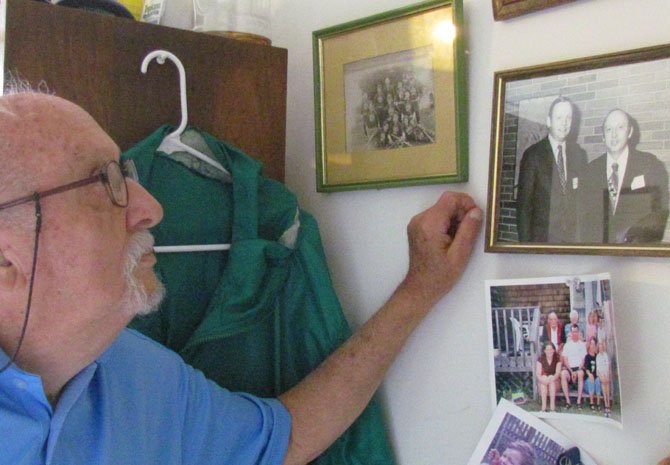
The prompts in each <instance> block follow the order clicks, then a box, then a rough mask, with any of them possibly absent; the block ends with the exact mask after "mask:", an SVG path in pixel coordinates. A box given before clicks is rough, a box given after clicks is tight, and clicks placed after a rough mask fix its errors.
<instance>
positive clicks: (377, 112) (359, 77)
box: [344, 47, 435, 153]
mask: <svg viewBox="0 0 670 465" xmlns="http://www.w3.org/2000/svg"><path fill="white" fill-rule="evenodd" d="M431 50H432V47H421V48H418V49H412V50H406V51H402V52H396V53H390V54H386V55H382V56H378V57H374V58H369V59H365V60H360V61H357V62H354V63H348V64H345V66H344V85H345V106H346V147H347V152H349V153H351V152H369V151H373V150H389V149H397V148H404V147H413V146H417V145H425V144H432V143H434V142H435V101H434V98H435V97H434V95H435V94H434V84H433V65H432V53H431Z"/></svg>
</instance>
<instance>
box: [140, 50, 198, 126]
mask: <svg viewBox="0 0 670 465" xmlns="http://www.w3.org/2000/svg"><path fill="white" fill-rule="evenodd" d="M154 58H156V61H157V62H158V64H161V65H162V64H164V63H165V59H166V58H169V59H170V60H171V61H172V62H173V63H174V64H175V65H176V66H177V69H178V70H179V94H180V98H181V123H180V124H179V127H178V128H177V130H176V131H174V132H172V133H171V134H169V135H168V137H170V136H179V135H180V134H181V133H182V132H183V131H184V129H186V123H187V121H188V109H187V105H186V70H185V69H184V65H183V64H182V62H181V61H180V60H179V58H177V57H176V56H175V55H174V54H173V53H170V52H168V51H167V50H154V51H153V52H150V53H149V54H148V55H147V56H145V57H144V60H142V66H141V68H140V69H141V70H142V73H144V74H146V73H147V67H148V66H149V63H150V62H151V60H153V59H154Z"/></svg>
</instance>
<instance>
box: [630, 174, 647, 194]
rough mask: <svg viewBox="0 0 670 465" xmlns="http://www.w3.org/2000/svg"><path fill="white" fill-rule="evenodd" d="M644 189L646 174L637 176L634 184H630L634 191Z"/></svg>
mask: <svg viewBox="0 0 670 465" xmlns="http://www.w3.org/2000/svg"><path fill="white" fill-rule="evenodd" d="M643 187H645V183H644V174H641V175H639V176H635V177H634V178H633V182H631V183H630V189H631V190H633V191H634V190H636V189H642V188H643Z"/></svg>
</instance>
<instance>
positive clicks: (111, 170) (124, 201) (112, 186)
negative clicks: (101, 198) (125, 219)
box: [105, 163, 128, 207]
mask: <svg viewBox="0 0 670 465" xmlns="http://www.w3.org/2000/svg"><path fill="white" fill-rule="evenodd" d="M105 175H106V177H107V183H108V185H109V192H110V194H111V195H112V202H113V203H114V204H115V205H118V206H120V207H125V206H126V205H128V189H127V187H126V180H125V178H124V175H123V172H122V171H121V166H120V165H119V164H118V163H109V164H108V165H107V169H106V173H105Z"/></svg>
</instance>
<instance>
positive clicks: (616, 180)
mask: <svg viewBox="0 0 670 465" xmlns="http://www.w3.org/2000/svg"><path fill="white" fill-rule="evenodd" d="M632 136H633V125H632V124H631V119H630V116H629V115H628V114H627V113H626V112H624V111H623V110H620V109H615V110H612V111H611V112H609V113H608V114H607V116H606V117H605V120H604V122H603V138H604V140H605V147H606V149H607V152H606V153H605V154H603V155H601V156H600V157H598V158H596V159H595V160H593V161H592V162H591V163H590V164H589V165H588V168H587V173H586V177H585V179H584V190H583V201H581V202H580V204H581V205H580V207H581V210H582V211H581V213H580V225H579V229H580V239H582V242H595V243H608V242H610V243H612V242H619V243H648V242H656V241H661V240H662V239H663V234H664V233H665V228H666V223H667V220H668V172H667V170H666V167H665V165H664V164H663V163H662V162H661V161H660V160H659V159H658V158H656V156H654V155H652V154H651V153H646V152H640V151H637V150H635V149H634V148H633V147H631V145H630V140H631V137H632Z"/></svg>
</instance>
